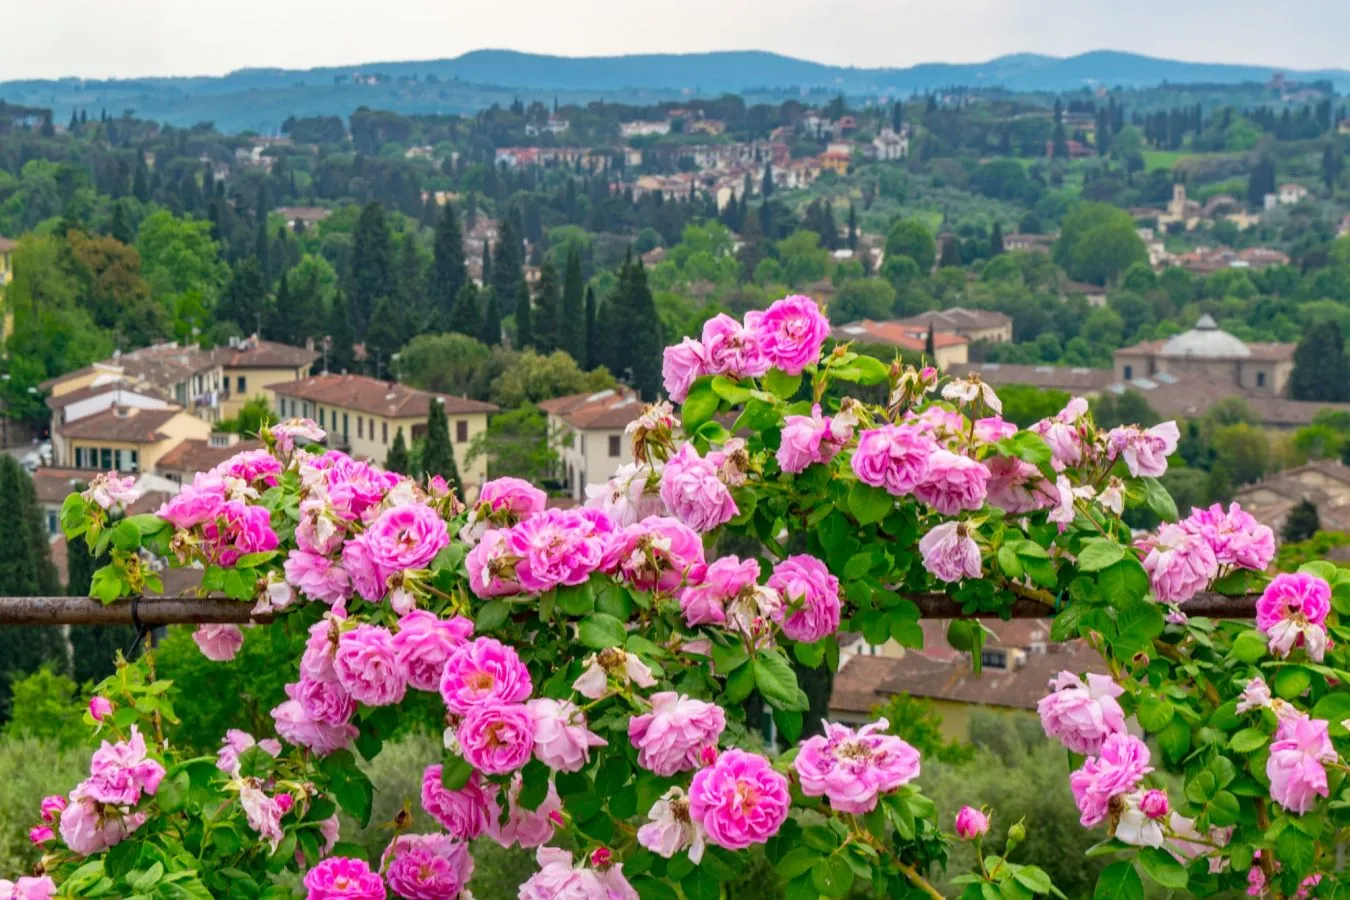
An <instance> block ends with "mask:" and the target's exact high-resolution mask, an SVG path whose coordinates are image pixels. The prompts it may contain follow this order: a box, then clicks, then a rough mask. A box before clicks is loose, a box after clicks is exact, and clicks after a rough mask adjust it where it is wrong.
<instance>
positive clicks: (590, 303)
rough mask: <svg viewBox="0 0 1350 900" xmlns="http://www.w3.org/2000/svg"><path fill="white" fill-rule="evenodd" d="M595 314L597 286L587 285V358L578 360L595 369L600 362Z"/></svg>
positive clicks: (586, 366)
mask: <svg viewBox="0 0 1350 900" xmlns="http://www.w3.org/2000/svg"><path fill="white" fill-rule="evenodd" d="M595 314H596V309H595V288H592V287H587V288H586V358H585V359H584V360H578V362H580V363H581V365H582V366H583V367H585V368H586V369H594V368H595V367H596V366H598V365H599V364H600V363H599V362H598V361H597V359H596V356H597V354H598V352H599V348H597V347H596V337H597V336H596V333H595V326H596V322H595Z"/></svg>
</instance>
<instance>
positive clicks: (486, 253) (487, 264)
mask: <svg viewBox="0 0 1350 900" xmlns="http://www.w3.org/2000/svg"><path fill="white" fill-rule="evenodd" d="M479 280H480V281H481V282H482V283H483V284H484V285H490V284H492V245H491V244H489V243H488V242H487V241H483V277H482V278H481V279H479Z"/></svg>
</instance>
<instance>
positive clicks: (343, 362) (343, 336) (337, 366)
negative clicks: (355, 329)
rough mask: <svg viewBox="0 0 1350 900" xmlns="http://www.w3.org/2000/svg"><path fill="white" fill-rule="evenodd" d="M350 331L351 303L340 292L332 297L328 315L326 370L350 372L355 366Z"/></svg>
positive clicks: (352, 335) (352, 338)
mask: <svg viewBox="0 0 1350 900" xmlns="http://www.w3.org/2000/svg"><path fill="white" fill-rule="evenodd" d="M355 343H356V336H355V335H354V334H353V333H352V316H351V303H350V302H349V301H348V300H347V298H346V297H345V296H343V295H342V294H338V295H337V296H336V297H334V298H333V309H332V311H331V313H330V314H329V316H328V370H329V371H330V372H350V371H351V370H352V369H353V368H354V367H355V366H356V355H355V353H354V352H353V349H352V348H353V345H355Z"/></svg>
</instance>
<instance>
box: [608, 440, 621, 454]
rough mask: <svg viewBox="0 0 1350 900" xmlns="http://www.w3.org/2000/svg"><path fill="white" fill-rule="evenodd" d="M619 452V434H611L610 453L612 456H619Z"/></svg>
mask: <svg viewBox="0 0 1350 900" xmlns="http://www.w3.org/2000/svg"><path fill="white" fill-rule="evenodd" d="M619 452H620V451H619V436H618V435H617V434H611V435H610V436H609V455H610V457H611V458H613V457H617V456H618V455H619Z"/></svg>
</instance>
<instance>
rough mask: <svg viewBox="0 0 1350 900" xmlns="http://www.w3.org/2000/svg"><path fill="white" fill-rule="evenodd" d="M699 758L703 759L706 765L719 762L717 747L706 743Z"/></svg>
mask: <svg viewBox="0 0 1350 900" xmlns="http://www.w3.org/2000/svg"><path fill="white" fill-rule="evenodd" d="M699 758H700V759H702V760H703V764H704V765H705V766H711V765H712V764H714V763H715V762H717V747H716V746H714V745H712V744H705V745H704V746H703V749H702V750H700V751H699Z"/></svg>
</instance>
